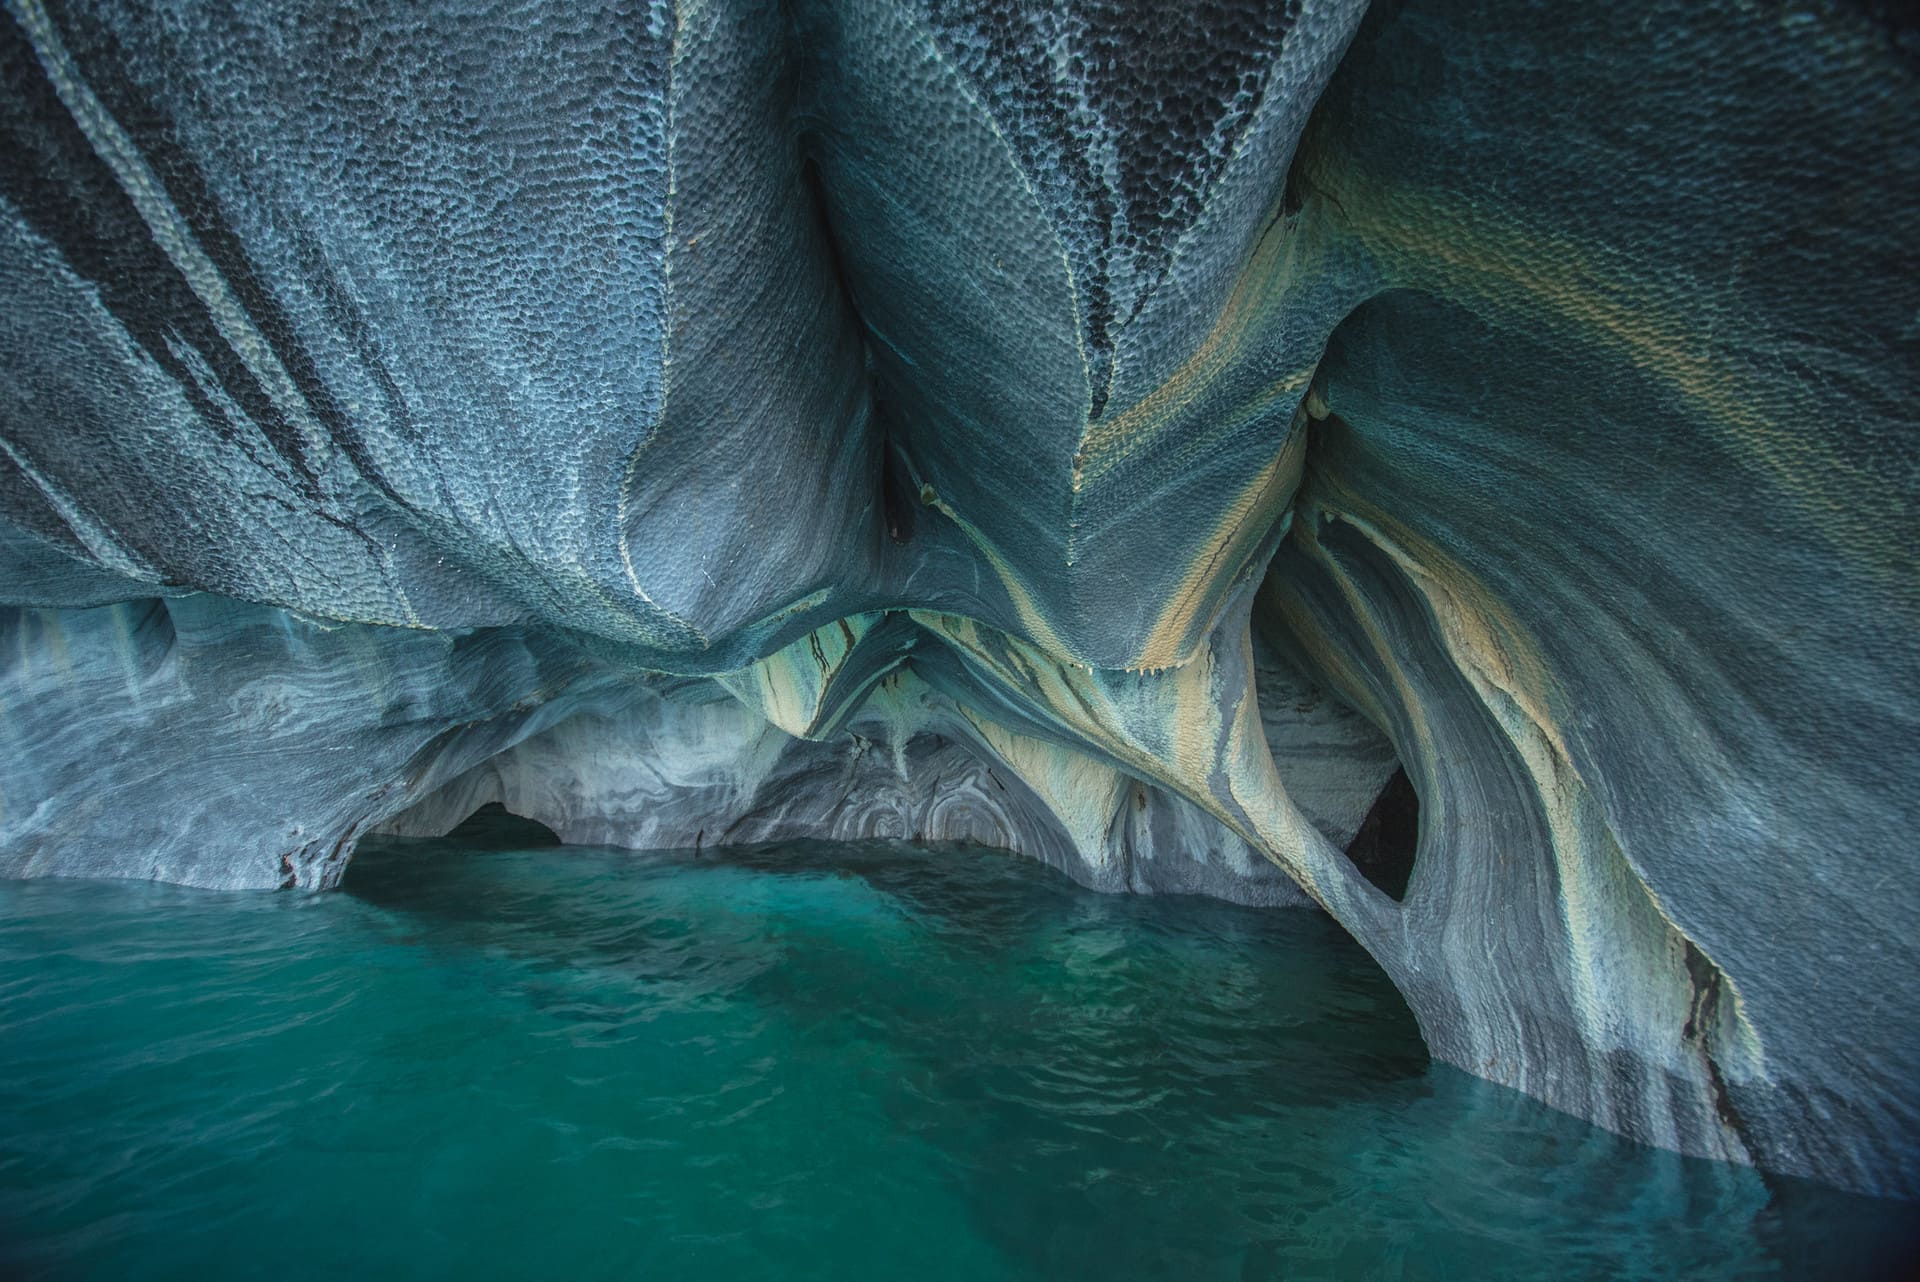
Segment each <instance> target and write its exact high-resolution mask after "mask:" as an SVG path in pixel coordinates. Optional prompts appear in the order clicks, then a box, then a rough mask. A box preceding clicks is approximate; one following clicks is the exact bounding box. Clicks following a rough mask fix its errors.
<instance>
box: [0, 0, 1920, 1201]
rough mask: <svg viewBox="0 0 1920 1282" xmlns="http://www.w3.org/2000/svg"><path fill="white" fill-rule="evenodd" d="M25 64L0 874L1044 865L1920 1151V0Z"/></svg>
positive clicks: (106, 23) (155, 24) (1553, 1097)
mask: <svg viewBox="0 0 1920 1282" xmlns="http://www.w3.org/2000/svg"><path fill="white" fill-rule="evenodd" d="M0 61H3V62H4V67H5V75H6V84H7V85H8V87H9V90H8V93H7V94H6V95H4V96H0V603H4V605H5V610H4V620H3V621H0V749H4V750H0V871H4V872H6V873H9V874H13V875H47V874H53V875H92V876H132V877H151V878H160V879H165V880H170V881H180V882H187V883H191V884H198V885H208V886H228V887H240V886H259V887H268V886H282V885H291V886H305V887H314V888H325V887H330V886H332V885H335V884H337V882H338V880H339V878H340V876H341V874H342V873H343V871H344V869H345V866H346V861H347V860H348V859H349V858H350V857H351V855H352V851H353V848H354V844H355V842H356V841H357V840H358V838H359V837H360V836H361V835H362V834H364V833H365V832H367V831H369V830H372V829H375V828H387V829H390V830H393V831H404V832H442V831H445V830H447V829H448V828H450V827H451V826H453V825H454V824H456V823H458V822H459V820H460V819H462V818H463V817H464V816H465V815H466V814H467V813H469V812H471V810H472V809H473V808H475V807H477V806H479V805H481V804H485V803H487V802H493V801H498V802H503V803H505V804H507V805H508V806H509V807H510V808H512V809H514V810H515V811H517V812H519V813H523V814H527V815H529V816H531V817H535V818H539V819H541V820H542V821H543V822H546V823H548V824H549V825H550V826H552V827H554V828H555V830H556V831H558V832H560V833H561V835H563V836H565V837H569V838H571V839H575V840H590V841H594V842H602V843H612V844H624V845H629V846H693V845H698V844H712V843H716V842H732V841H757V840H767V839H773V838H786V837H794V836H821V835H827V836H855V835H888V836H904V837H912V836H915V835H919V836H924V837H926V838H928V839H942V840H944V839H960V840H971V841H985V842H990V843H992V844H996V845H1000V846H1004V847H1007V848H1010V849H1015V850H1020V851H1023V852H1025V853H1028V854H1031V855H1033V856H1035V857H1037V858H1040V859H1043V860H1045V861H1046V862H1048V863H1050V864H1052V865H1054V866H1055V867H1058V868H1060V869H1062V870H1063V871H1066V872H1067V873H1068V874H1069V875H1071V876H1073V877H1075V878H1077V879H1079V880H1081V881H1082V882H1084V883H1086V884H1088V885H1092V886H1096V887H1099V888H1102V889H1110V890H1136V891H1141V890H1146V891H1197V892H1201V893H1207V894H1213V895H1218V896H1221V897H1225V898H1231V899H1236V900H1240V901H1243V902H1250V903H1265V904H1278V903H1297V902H1307V901H1311V902H1313V903H1317V904H1318V905H1319V906H1321V907H1322V908H1324V909H1325V910H1326V911H1328V912H1329V913H1330V914H1331V915H1332V916H1333V917H1334V918H1335V919H1337V920H1338V921H1339V922H1340V923H1341V924H1342V925H1343V926H1344V927H1345V928H1346V929H1347V930H1348V931H1349V932H1351V933H1352V934H1353V936H1354V937H1355V938H1356V939H1357V940H1359V942H1360V943H1361V944H1362V945H1363V946H1364V947H1365V948H1366V949H1367V950H1368V951H1369V952H1370V953H1371V954H1372V955H1373V956H1374V957H1375V958H1376V959H1377V960H1378V961H1379V962H1380V964H1381V965H1382V966H1383V967H1384V968H1385V969H1386V971H1387V973H1388V974H1389V975H1390V976H1391V977H1392V978H1393V980H1394V981H1395V983H1396V984H1397V985H1398V986H1399V987H1400V988H1401V990H1402V992H1403V993H1405V994H1406V996H1407V998H1408V1001H1409V1004H1410V1005H1411V1007H1412V1009H1413V1011H1414V1012H1415V1015H1416V1017H1417V1018H1418V1019H1419V1021H1420V1024H1421V1029H1422V1032H1423V1034H1424V1035H1425V1037H1426V1039H1427V1042H1428V1045H1429V1046H1430V1047H1431V1048H1432V1050H1433V1051H1434V1053H1435V1054H1436V1055H1437V1056H1439V1057H1440V1058H1442V1059H1445V1060H1447V1061H1448V1062H1451V1063H1454V1064H1457V1065H1460V1066H1462V1067H1464V1068H1467V1069H1469V1070H1470V1071H1473V1072H1475V1073H1479V1074H1481V1075H1483V1076H1486V1077H1489V1078H1492V1079H1493V1080H1496V1081H1500V1082H1505V1083H1508V1084H1510V1085H1513V1086H1515V1087H1517V1088H1519V1089H1521V1090H1524V1091H1526V1092H1528V1093H1530V1094H1532V1095H1535V1096H1537V1097H1539V1098H1541V1099H1544V1100H1546V1101H1548V1102H1550V1103H1552V1104H1555V1105H1557V1106H1559V1107H1561V1108H1565V1109H1567V1110H1570V1111H1573V1112H1576V1113H1579V1114H1581V1115H1583V1116H1586V1117H1589V1118H1592V1119H1595V1120H1597V1121H1599V1122H1601V1123H1603V1124H1605V1125H1607V1126H1610V1127H1612V1128H1614V1129H1616V1130H1619V1131H1621V1132H1623V1133H1625V1134H1628V1135H1631V1136H1634V1137H1636V1138H1640V1139H1644V1140H1647V1141H1649V1142H1652V1143H1656V1144H1662V1145H1666V1146H1670V1147H1676V1148H1680V1149H1682V1150H1684V1151H1687V1152H1690V1153H1696V1154H1704V1155H1709V1156H1718V1157H1725V1158H1730V1159H1734V1160H1741V1161H1751V1162H1755V1163H1757V1164H1760V1165H1763V1166H1767V1167H1772V1168H1776V1169H1780V1170H1785V1171H1790V1172H1794V1173H1797V1174H1808V1175H1813V1176H1817V1177H1819V1178H1823V1179H1826V1180H1830V1181H1834V1182H1838V1183H1842V1184H1845V1185H1848V1186H1850V1187H1854V1188H1860V1189H1867V1190H1873V1191H1880V1192H1887V1193H1896V1194H1906V1195H1915V1194H1920V1088H1917V1087H1916V1082H1915V1080H1914V1079H1915V1074H1914V1073H1913V1071H1912V1065H1913V1064H1915V1063H1916V1062H1920V1009H1916V1007H1920V998H1916V996H1915V993H1914V989H1913V986H1912V984H1911V982H1910V980H1911V976H1912V974H1913V972H1914V969H1915V964H1916V962H1920V955H1917V953H1920V950H1917V949H1916V946H1915V943H1914V937H1913V932H1912V929H1911V922H1912V921H1913V920H1914V918H1915V915H1916V910H1920V890H1916V878H1915V876H1914V875H1913V874H1914V872H1915V861H1914V858H1913V854H1912V848H1911V834H1912V833H1913V832H1914V831H1915V830H1916V826H1917V825H1916V820H1920V815H1916V813H1915V810H1916V797H1920V760H1917V759H1916V758H1917V757H1920V724H1916V722H1920V639H1917V638H1920V593H1917V592H1916V590H1915V584H1916V582H1917V581H1920V580H1917V579H1916V575H1915V567H1914V564H1913V553H1912V549H1913V548H1914V547H1915V546H1917V545H1920V544H1916V537H1915V536H1916V534H1917V533H1920V531H1916V528H1915V524H1916V523H1915V520H1914V507H1915V498H1916V495H1920V474H1917V473H1920V446H1917V445H1916V441H1917V440H1920V438H1917V437H1916V436H1915V434H1914V430H1913V406H1914V405H1915V404H1916V403H1920V359H1917V358H1920V271H1916V265H1917V264H1920V233H1916V230H1915V229H1916V228H1917V227H1920V146H1916V144H1915V141H1914V140H1915V139H1916V138H1920V70H1917V69H1920V36H1916V33H1915V30H1914V29H1913V27H1912V24H1911V23H1910V22H1908V21H1907V20H1905V19H1903V18H1901V17H1900V16H1899V15H1898V13H1897V10H1896V9H1895V8H1894V7H1890V6H1883V5H1873V4H1854V3H1840V2H1838V0H1834V2H1832V3H1807V4H1787V3H1782V4H1778V5H1754V4H1747V3H1736V2H1734V0H1709V2H1707V3H1698V2H1692V0H1689V2H1688V3H1681V2H1680V0H1638V2H1637V3H1633V4H1625V5H1615V6H1608V7H1604V8H1593V7H1589V6H1579V5H1574V4H1570V3H1530V2H1525V0H1496V2H1495V3H1491V4H1478V5H1469V4H1466V3H1464V0H1404V2H1403V3H1386V2H1382V3H1377V4H1375V5H1374V6H1372V8H1371V9H1367V7H1366V6H1365V5H1363V4H1360V3H1355V2H1351V0H1296V2H1293V3H1287V4H1245V3H1233V2H1229V0H1222V2H1220V3H1210V4H1208V5H1204V6H1201V7H1199V8H1198V9H1196V10H1194V11H1192V12H1190V13H1189V12H1184V11H1176V10H1175V9H1173V8H1168V7H1165V6H1157V5H1149V4H1141V3H1129V2H1126V0H1073V2H1071V3H1059V4H1052V5H1038V4H1013V3H974V2H949V0H938V2H935V0H927V2H926V3H918V2H915V0H832V2H831V3H830V2H828V0H793V2H792V3H788V4H784V5H774V4H770V3H769V4H755V3H749V2H747V0H710V2H708V3H682V4H678V5H674V4H669V3H665V2H664V0H662V2H660V3H654V4H639V5H565V6H563V5H554V4H548V3H542V2H540V0H529V2H528V3H520V4H505V3H496V4H486V5H481V6H473V5H452V4H447V5H432V4H429V5H411V4H410V5H389V6H379V5H357V6H354V7H351V8H348V9H345V10H343V9H341V8H340V7H339V6H337V5H331V4H326V5H323V4H301V3H295V2H292V0H277V2H276V3H272V4H264V5H262V4H254V5H207V6H196V7H193V8H191V9H179V8H176V7H171V6H157V5H147V4H141V3H46V2H45V0H8V3H7V4H6V6H5V11H4V15H0ZM1400 772H1404V778H1405V780H1406V781H1407V783H1410V785H1411V791H1412V792H1413V793H1414V794H1417V797H1418V808H1419V814H1418V846H1417V850H1415V851H1413V852H1410V853H1412V855H1413V862H1412V867H1411V875H1410V878H1406V879H1405V884H1404V893H1401V894H1398V895H1396V894H1393V893H1389V892H1390V891H1394V890H1399V889H1400V886H1399V885H1398V884H1397V882H1398V880H1399V877H1401V876H1404V874H1406V872H1407V871H1408V870H1407V869H1405V868H1404V867H1401V868H1399V869H1397V870H1395V869H1388V870H1386V871H1385V872H1383V871H1382V869H1380V868H1379V867H1376V866H1374V862H1373V861H1374V858H1375V855H1377V854H1378V853H1379V852H1378V850H1377V847H1378V844H1379V834H1380V833H1381V832H1384V831H1389V830H1392V829H1393V828H1395V827H1396V826H1406V825H1408V824H1410V823H1411V816H1410V815H1408V814H1405V813H1403V812H1404V811H1405V810H1406V808H1407V806H1406V802H1405V792H1406V787H1405V785H1402V784H1398V783H1395V782H1393V781H1395V780H1397V779H1398V778H1399V776H1400ZM1356 840H1362V841H1364V842H1370V843H1372V845H1370V846H1369V847H1368V849H1369V851H1370V852H1372V853H1370V854H1368V856H1367V857H1366V859H1365V860H1363V861H1362V862H1365V863H1367V867H1365V868H1363V867H1362V866H1361V863H1359V862H1356V859H1359V858H1360V856H1359V855H1358V854H1357V853H1356V856H1355V858H1349V857H1348V856H1347V854H1346V853H1345V852H1346V851H1347V849H1348V848H1349V847H1350V846H1353V845H1354V843H1355V842H1356ZM1355 849H1356V852H1357V851H1358V850H1359V849H1360V848H1359V847H1358V846H1355ZM1390 853H1391V852H1389V854H1390ZM1402 853H1407V852H1402ZM1376 883H1378V884H1376ZM1383 885H1384V886H1386V887H1387V889H1384V890H1383V889H1382V888H1381V887H1382V886H1383Z"/></svg>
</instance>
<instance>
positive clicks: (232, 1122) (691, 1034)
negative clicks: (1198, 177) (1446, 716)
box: [0, 839, 1907, 1282]
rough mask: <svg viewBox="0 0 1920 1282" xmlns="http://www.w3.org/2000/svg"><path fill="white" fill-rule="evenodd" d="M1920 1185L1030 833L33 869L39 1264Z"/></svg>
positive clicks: (1842, 1270)
mask: <svg viewBox="0 0 1920 1282" xmlns="http://www.w3.org/2000/svg"><path fill="white" fill-rule="evenodd" d="M1906 1209H1907V1208H1902V1207H1898V1206H1894V1205H1892V1204H1887V1203H1880V1202H1874V1201H1870V1200H1865V1199H1855V1198H1847V1197H1843V1196H1841V1195H1839V1194H1835V1193H1829V1192H1826V1191H1823V1190H1819V1189H1815V1188H1811V1187H1808V1186H1804V1185H1798V1184H1795V1183H1792V1182H1782V1181H1772V1182H1771V1183H1769V1182H1764V1181H1763V1180H1762V1179H1761V1178H1760V1177H1758V1176H1757V1175H1755V1174H1754V1173H1753V1172H1751V1171H1745V1170H1738V1169H1734V1168H1730V1167H1724V1166H1718V1165H1715V1164H1711V1163H1705V1162H1695V1161H1688V1160H1684V1159H1681V1158H1678V1157H1675V1156H1673V1155H1671V1154H1664V1153H1658V1152H1653V1151H1650V1150H1647V1149H1643V1148H1639V1147H1636V1146H1634V1145H1630V1144H1626V1143H1623V1142H1621V1141H1619V1140H1617V1139H1614V1138H1613V1137H1611V1136H1608V1135H1606V1134H1604V1133H1602V1132H1599V1131H1596V1130H1594V1129H1593V1128H1591V1127H1588V1126H1585V1125H1583V1124H1581V1123H1579V1122H1576V1121H1573V1120H1572V1119H1570V1118H1566V1117H1562V1116H1560V1115H1558V1114H1555V1113H1552V1112H1550V1111H1548V1110H1546V1109H1544V1108H1542V1107H1540V1106H1538V1105H1535V1104H1533V1103H1531V1102H1529V1101H1527V1100H1525V1099H1523V1098H1521V1097H1518V1096H1516V1095H1514V1094H1512V1093H1510V1092H1507V1091H1503V1090H1500V1089H1498V1088H1495V1087H1492V1086H1488V1085H1486V1084H1484V1083H1481V1082H1478V1081H1476V1080H1474V1079H1471V1078H1468V1077H1466V1076H1464V1075H1462V1074H1459V1073H1456V1072H1453V1071H1451V1070H1448V1069H1445V1068H1440V1067H1436V1066H1433V1065H1431V1064H1429V1062H1428V1060H1427V1057H1426V1055H1425V1053H1424V1051H1423V1050H1422V1048H1421V1044H1420V1039H1419V1036H1418V1033H1417V1032H1416V1030H1415V1028H1414V1025H1413V1021H1412V1019H1411V1017H1410V1016H1409V1015H1408V1013H1407V1011H1406V1008H1405V1007H1404V1006H1403V1005H1402V1004H1401V1002H1400V1000H1399V998H1398V997H1397V996H1396V994H1395V993H1394V991H1393V989H1392V988H1391V986H1389V985H1388V983H1387V982H1386V980H1385V978H1384V977H1383V976H1382V975H1381V974H1380V973H1379V972H1378V971H1377V970H1375V969H1374V967H1373V966H1372V964H1371V963H1370V962H1369V961H1368V960H1367V958H1366V956H1365V955H1364V954H1363V953H1361V952H1360V951H1359V950H1358V949H1357V948H1355V947H1354V946H1353V945H1352V944H1351V943H1350V942H1349V941H1347V940H1346V939H1345V937H1344V936H1342V935H1341V933H1340V932H1339V931H1338V929H1337V928H1335V927H1333V926H1332V925H1330V924H1329V923H1328V922H1326V921H1325V920H1323V919H1321V918H1319V917H1317V916H1315V915H1311V914H1309V913H1305V912H1298V911H1267V912H1260V911H1251V910H1245V909H1237V908H1232V907H1228V906H1224V905H1219V904H1214V903H1209V902H1206V901H1201V900H1192V899H1122V898H1111V897H1104V896H1098V895H1093V894H1090V893H1087V892H1085V891H1082V890H1079V889H1077V888H1076V887H1074V886H1072V885H1070V884H1069V883H1067V882H1066V881H1064V880H1062V879H1061V878H1059V877H1058V876H1056V875H1054V874H1052V873H1050V872H1048V871H1047V870H1045V869H1043V868H1041V867H1039V866H1037V865H1034V864H1031V863H1028V862H1025V861H1021V860H1016V859H1012V858H1008V857H1005V856H1001V855H997V854H994V853H992V852H986V851H977V850H968V849H951V848H949V849H928V848H920V847H908V846H888V845H878V846H857V847H847V846H829V845H796V846H783V847H776V848H769V849H764V850H759V851H755V852H752V853H748V854H738V853H729V854H725V855H715V854H713V853H711V852H710V853H708V854H707V855H706V856H704V857H698V858H696V857H694V856H692V855H689V854H681V855H674V856H647V855H632V854H624V853H612V852H598V851H591V850H580V849H567V850H559V849H545V850H514V849H506V850H478V849H476V848H475V847H474V845H473V843H472V840H471V839H463V840H461V841H457V842H415V843H394V844H392V845H391V846H388V847H386V848H383V849H378V850H373V849H369V850H368V851H366V852H365V853H364V854H363V855H362V856H361V858H360V859H359V860H358V861H357V862H356V864H355V866H354V870H353V873H352V875H351V876H350V878H349V881H348V887H347V891H346V893H344V894H336V895H328V896H300V895H291V894H284V895H265V894H240V895H233V894H215V893H207V892H198V891H188V890H179V889H173V888H169V887H164V886H154V885H142V884H111V883H108V884H97V883H78V882H16V883H0V1277H13V1276H25V1277H41V1276H45V1277H51V1278H154V1279H160V1278H169V1279H171V1278H178V1279H194V1280H196V1282H200V1280H204V1279H217V1278H239V1277H246V1278H254V1277H259V1278H271V1279H301V1278H360V1277H367V1278H375V1277H421V1278H495V1277H498V1278H554V1279H569V1280H571V1279H593V1278H690V1279H691V1278H698V1279H734V1278H740V1279H748V1278H751V1279H778V1278H821V1279H828V1278H831V1279H836V1280H839V1279H866V1278H886V1279H892V1278H900V1279H916V1280H919V1279H929V1280H930V1279H943V1278H965V1279H1048V1280H1050V1282H1051V1280H1056V1279H1078V1278H1089V1279H1102V1280H1115V1282H1117V1280H1121V1279H1132V1278H1168V1279H1181V1280H1183V1282H1184V1280H1187V1279H1196V1280H1197V1279H1214V1278H1218V1279H1232V1280H1234V1282H1239V1280H1241V1279H1252V1278H1340V1277H1354V1278H1435V1279H1441V1278H1446V1279H1495V1278H1516V1279H1522V1278H1523V1279H1570V1278H1588V1277H1592V1278H1613V1277H1666V1276H1674V1277H1749V1276H1767V1275H1776V1276H1785V1277H1800V1276H1807V1277H1855V1276H1871V1275H1875V1274H1891V1273H1893V1272H1895V1271H1896V1270H1897V1267H1898V1258H1897V1255H1896V1254H1895V1253H1896V1251H1897V1250H1898V1248H1899V1246H1900V1242H1899V1238H1900V1234H1901V1232H1902V1225H1903V1224H1904V1222H1905V1219H1906V1218H1907V1217H1906V1215H1905V1214H1904V1212H1905V1211H1906Z"/></svg>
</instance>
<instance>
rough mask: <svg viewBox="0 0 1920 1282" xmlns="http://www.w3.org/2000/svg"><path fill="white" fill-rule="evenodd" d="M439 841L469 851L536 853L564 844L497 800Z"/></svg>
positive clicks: (535, 822) (458, 825) (547, 831)
mask: <svg viewBox="0 0 1920 1282" xmlns="http://www.w3.org/2000/svg"><path fill="white" fill-rule="evenodd" d="M440 840H441V841H450V842H455V843H457V844H458V845H460V846H461V847H463V848H464V849H468V850H535V849H544V848H546V847H549V846H559V845H563V844H565V843H563V842H562V841H561V840H560V838H559V836H558V835H556V834H555V833H554V831H553V829H551V828H549V827H547V826H546V825H545V824H543V823H541V822H540V821H539V820H538V819H527V818H525V817H523V816H521V815H516V814H514V813H513V812H512V811H510V810H508V809H507V808H506V807H505V806H503V805H501V804H500V803H499V802H497V801H489V802H488V803H487V804H486V805H484V806H482V807H480V809H478V810H476V811H474V812H473V813H472V814H470V815H468V816H467V817H466V818H465V819H462V820H461V821H460V822H459V823H458V824H457V825H456V826H455V827H454V829H453V831H451V832H449V833H448V834H447V835H446V836H445V837H442V838H440Z"/></svg>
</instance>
